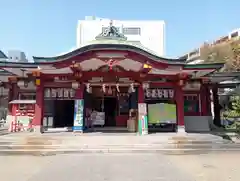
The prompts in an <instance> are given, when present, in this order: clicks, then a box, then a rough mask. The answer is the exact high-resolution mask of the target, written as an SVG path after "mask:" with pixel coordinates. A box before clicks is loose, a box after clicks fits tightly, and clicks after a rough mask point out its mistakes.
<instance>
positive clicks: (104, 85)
mask: <svg viewBox="0 0 240 181" xmlns="http://www.w3.org/2000/svg"><path fill="white" fill-rule="evenodd" d="M102 90H103V92H104V93H105V92H106V84H103V85H102Z"/></svg>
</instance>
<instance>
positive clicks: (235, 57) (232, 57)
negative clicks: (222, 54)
mask: <svg viewBox="0 0 240 181" xmlns="http://www.w3.org/2000/svg"><path fill="white" fill-rule="evenodd" d="M230 47H231V54H229V55H228V56H227V59H226V64H225V71H228V72H238V71H240V44H239V43H238V42H232V43H231V44H230Z"/></svg>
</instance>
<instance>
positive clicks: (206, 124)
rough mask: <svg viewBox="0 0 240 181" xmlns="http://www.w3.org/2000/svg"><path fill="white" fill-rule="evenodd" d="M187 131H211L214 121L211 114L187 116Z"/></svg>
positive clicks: (185, 118)
mask: <svg viewBox="0 0 240 181" xmlns="http://www.w3.org/2000/svg"><path fill="white" fill-rule="evenodd" d="M184 121H185V129H186V132H207V131H210V124H211V122H212V117H211V116H185V117H184Z"/></svg>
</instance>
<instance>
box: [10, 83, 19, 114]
mask: <svg viewBox="0 0 240 181" xmlns="http://www.w3.org/2000/svg"><path fill="white" fill-rule="evenodd" d="M18 90H19V88H18V86H17V84H16V83H11V84H10V88H9V91H8V102H11V101H12V100H16V99H18ZM8 114H9V115H13V113H12V105H11V104H8Z"/></svg>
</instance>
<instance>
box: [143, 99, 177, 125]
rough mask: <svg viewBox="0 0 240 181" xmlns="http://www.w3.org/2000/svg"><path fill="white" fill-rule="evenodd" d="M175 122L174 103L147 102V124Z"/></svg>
mask: <svg viewBox="0 0 240 181" xmlns="http://www.w3.org/2000/svg"><path fill="white" fill-rule="evenodd" d="M176 123H177V109H176V105H175V104H166V103H158V104H148V125H160V124H176Z"/></svg>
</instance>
